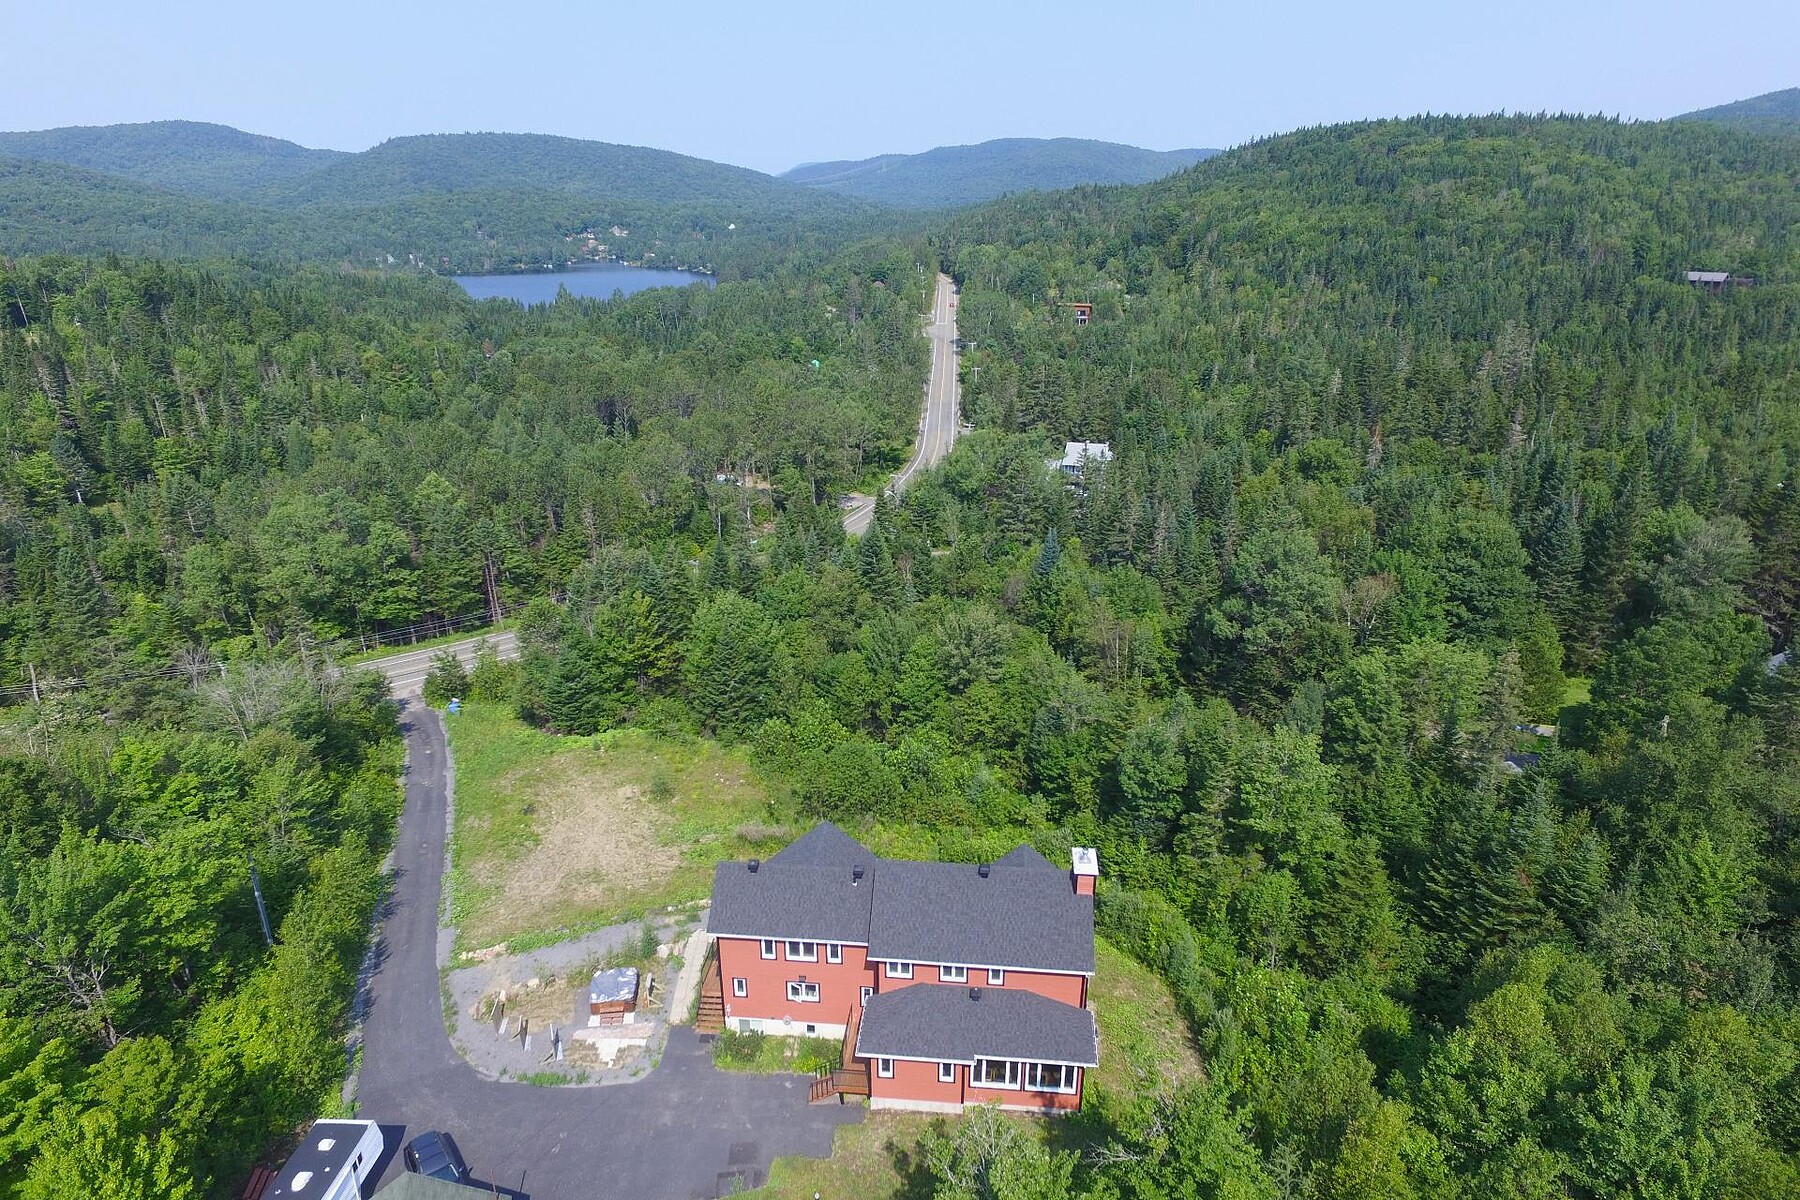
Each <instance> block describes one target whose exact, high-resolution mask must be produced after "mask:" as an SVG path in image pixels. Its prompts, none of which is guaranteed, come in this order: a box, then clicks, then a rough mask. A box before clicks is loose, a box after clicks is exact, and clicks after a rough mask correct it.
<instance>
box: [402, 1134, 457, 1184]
mask: <svg viewBox="0 0 1800 1200" xmlns="http://www.w3.org/2000/svg"><path fill="white" fill-rule="evenodd" d="M406 1169H407V1170H409V1171H412V1172H414V1173H415V1174H419V1175H429V1176H430V1177H431V1178H433V1179H447V1180H449V1181H450V1182H451V1183H467V1182H468V1180H469V1168H468V1167H467V1166H465V1165H463V1156H462V1152H461V1151H460V1150H458V1149H457V1148H456V1143H455V1142H454V1141H452V1140H451V1138H450V1135H449V1134H447V1133H440V1132H439V1131H438V1130H435V1129H433V1130H431V1131H430V1132H429V1133H421V1134H420V1135H419V1136H418V1137H416V1138H414V1139H413V1140H412V1141H410V1142H408V1143H406Z"/></svg>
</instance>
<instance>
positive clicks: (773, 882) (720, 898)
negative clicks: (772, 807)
mask: <svg viewBox="0 0 1800 1200" xmlns="http://www.w3.org/2000/svg"><path fill="white" fill-rule="evenodd" d="M779 857H780V856H779V855H778V856H777V858H779ZM874 876H875V871H874V870H873V869H872V867H871V869H870V870H869V871H868V872H867V873H866V874H865V875H864V876H863V879H862V882H861V883H860V884H857V883H855V882H854V881H853V880H852V878H851V874H850V868H849V867H808V866H799V867H794V866H785V865H782V864H780V863H778V862H777V861H776V859H770V860H769V861H768V862H766V863H763V864H762V866H761V868H760V869H758V870H755V871H752V870H751V869H750V868H749V866H748V865H746V864H744V863H741V862H723V863H720V864H719V865H718V866H717V867H716V868H714V870H713V890H712V912H711V913H710V914H708V916H707V920H706V928H707V931H708V932H710V933H711V934H712V935H713V936H714V937H782V938H804V939H807V940H809V941H821V942H864V943H866V942H867V941H868V940H869V900H870V897H871V896H872V895H873V894H874V891H875V888H874Z"/></svg>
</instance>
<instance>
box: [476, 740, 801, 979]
mask: <svg viewBox="0 0 1800 1200" xmlns="http://www.w3.org/2000/svg"><path fill="white" fill-rule="evenodd" d="M445 723H446V725H447V727H448V728H449V731H450V749H451V752H452V755H453V757H454V760H455V763H456V832H455V838H454V840H453V842H452V848H451V867H450V877H449V884H450V914H451V920H452V921H453V922H454V923H455V924H456V926H457V948H458V949H459V950H468V949H474V948H478V947H483V946H491V945H494V944H496V943H499V942H510V943H512V945H513V946H514V948H521V947H523V946H529V945H537V944H543V943H545V942H550V941H556V940H559V939H561V938H562V937H565V936H568V935H569V934H571V933H579V932H583V931H585V930H589V929H593V928H596V927H598V926H601V925H605V924H610V923H612V922H615V921H620V920H628V919H631V918H633V917H636V916H638V915H640V914H642V913H644V912H646V911H647V910H649V909H652V908H660V907H663V906H664V905H669V904H677V903H682V902H685V901H689V900H698V899H701V898H702V897H704V896H705V895H706V894H707V892H708V891H709V889H710V888H711V887H712V871H713V864H714V862H715V861H717V860H719V859H723V858H736V857H742V856H744V855H746V854H749V853H754V852H756V851H757V850H758V849H761V848H763V847H764V846H766V845H767V844H768V842H767V841H764V840H752V839H769V838H770V837H771V836H772V835H776V836H781V837H784V838H785V837H786V836H791V835H792V833H793V832H794V831H792V830H782V829H778V828H775V827H771V826H770V824H769V813H770V806H769V792H768V789H767V788H766V787H765V786H764V784H763V782H762V780H761V779H760V778H759V777H758V776H757V774H756V772H755V770H754V769H753V768H752V767H751V766H750V764H749V761H748V759H747V757H746V756H745V755H744V754H743V752H742V751H738V750H727V749H723V748H721V747H720V746H718V745H717V744H715V743H713V742H708V741H702V740H699V739H695V740H694V741H692V742H675V741H670V740H667V739H663V738H658V737H655V736H652V735H650V734H646V733H642V732H639V731H636V730H615V731H611V732H608V733H603V734H599V735H596V736H594V737H585V738H576V737H557V736H554V735H551V734H547V733H543V732H540V731H538V730H536V729H533V728H531V727H530V726H528V725H526V724H525V723H524V722H523V721H521V720H519V719H518V718H517V717H516V716H514V715H513V714H512V712H511V711H510V710H509V709H506V708H504V707H500V706H494V705H478V704H470V705H466V706H464V708H463V710H462V711H461V712H460V713H457V714H456V715H455V716H446V718H445Z"/></svg>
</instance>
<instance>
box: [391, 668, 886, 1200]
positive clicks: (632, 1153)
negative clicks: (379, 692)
mask: <svg viewBox="0 0 1800 1200" xmlns="http://www.w3.org/2000/svg"><path fill="white" fill-rule="evenodd" d="M403 722H404V725H405V730H406V747H407V762H408V766H407V775H406V807H405V810H404V812H403V814H402V816H401V821H400V830H399V834H398V836H397V838H396V840H395V844H394V868H395V878H394V885H393V892H392V895H391V897H390V899H389V902H388V905H387V907H386V909H385V910H384V912H383V914H382V920H381V926H380V930H379V934H378V939H377V946H376V953H375V964H376V968H375V971H374V973H373V975H372V977H371V979H370V981H369V986H368V993H367V996H366V1000H365V1003H366V1006H367V1007H366V1013H367V1015H366V1019H365V1021H364V1024H363V1029H362V1051H363V1055H362V1077H361V1082H360V1087H359V1094H358V1100H359V1104H360V1109H359V1115H361V1116H363V1117H364V1118H366V1119H368V1120H373V1121H377V1122H379V1123H380V1124H381V1126H382V1129H383V1132H384V1133H385V1135H386V1137H387V1144H388V1146H389V1147H390V1149H392V1148H395V1147H398V1146H399V1145H401V1144H402V1143H403V1141H404V1140H405V1139H407V1138H410V1137H413V1136H415V1135H416V1134H418V1133H420V1132H422V1131H424V1130H427V1129H446V1130H449V1131H450V1133H451V1134H452V1136H454V1137H455V1138H456V1140H457V1143H458V1145H460V1146H461V1147H462V1150H463V1154H464V1156H465V1157H466V1158H467V1159H468V1162H469V1167H470V1169H471V1170H472V1171H473V1172H474V1173H475V1176H476V1178H477V1179H479V1180H481V1181H482V1182H483V1183H484V1184H488V1183H491V1184H494V1185H496V1186H497V1187H498V1188H500V1189H501V1190H502V1191H503V1193H505V1194H510V1195H512V1196H514V1197H525V1198H529V1200H586V1198H588V1197H595V1198H597V1200H612V1198H614V1197H617V1198H619V1200H657V1198H659V1197H668V1198H671V1200H698V1198H703V1197H714V1196H720V1195H729V1194H731V1192H732V1191H734V1190H743V1189H745V1188H749V1187H755V1186H758V1185H760V1184H761V1183H763V1182H765V1181H766V1179H767V1175H768V1168H769V1163H770V1161H771V1160H772V1159H773V1158H775V1157H777V1156H779V1155H784V1154H810V1155H815V1156H821V1157H822V1156H825V1155H828V1154H830V1153H831V1135H832V1133H833V1131H834V1130H835V1129H836V1127H837V1126H839V1125H841V1124H845V1123H849V1122H854V1121H858V1120H860V1119H861V1118H862V1109H860V1108H857V1107H853V1106H846V1107H840V1106H838V1105H835V1104H834V1105H820V1106H818V1107H811V1106H809V1105H808V1104H807V1102H806V1091H807V1082H808V1081H807V1080H806V1079H805V1078H803V1077H800V1076H794V1075H728V1074H721V1073H720V1072H717V1071H715V1070H713V1068H712V1062H711V1059H710V1057H709V1054H708V1051H707V1049H706V1048H705V1047H704V1046H702V1045H701V1044H700V1042H699V1041H698V1039H697V1038H696V1036H695V1034H694V1031H693V1029H692V1028H691V1027H689V1026H681V1027H678V1028H676V1029H674V1030H672V1031H671V1033H670V1036H669V1044H668V1048H667V1049H666V1050H665V1051H664V1053H663V1058H662V1062H661V1064H660V1065H659V1066H658V1067H657V1068H656V1070H655V1071H653V1072H652V1073H651V1074H650V1076H649V1077H648V1078H646V1079H645V1080H643V1081H642V1082H639V1083H632V1084H622V1085H618V1086H614V1087H592V1088H552V1087H533V1086H531V1085H529V1084H524V1083H500V1082H495V1081H492V1080H488V1079H483V1078H482V1077H481V1076H479V1075H477V1074H476V1073H475V1072H474V1071H473V1070H472V1069H471V1068H470V1067H469V1066H468V1064H466V1063H464V1062H463V1061H462V1059H461V1058H459V1057H458V1056H457V1054H456V1052H455V1051H454V1050H452V1049H451V1047H450V1039H449V1036H448V1035H447V1034H446V1033H445V1032H444V1011H443V1000H442V998H441V993H440V991H439V984H438V978H439V977H438V966H439V960H440V954H441V952H445V951H447V949H448V946H447V941H448V934H447V933H445V934H443V935H442V936H443V937H444V939H445V943H446V944H445V945H443V946H442V947H440V931H439V928H438V919H437V918H438V896H439V877H440V875H441V873H442V869H443V864H444V829H445V807H446V785H447V774H448V768H449V749H448V746H447V745H446V743H445V739H444V726H443V721H442V719H441V718H440V717H439V716H438V714H437V713H436V712H434V711H432V710H430V709H427V708H426V707H425V706H423V705H422V704H419V703H417V702H413V703H410V704H408V705H407V706H406V709H405V712H404V714H403ZM403 1169H404V1168H403V1167H402V1165H401V1163H400V1161H399V1156H398V1155H397V1154H396V1155H394V1156H393V1157H392V1158H390V1160H389V1162H388V1163H387V1165H386V1168H385V1175H384V1178H387V1179H391V1178H393V1177H394V1176H396V1175H398V1174H400V1173H401V1171H402V1170H403Z"/></svg>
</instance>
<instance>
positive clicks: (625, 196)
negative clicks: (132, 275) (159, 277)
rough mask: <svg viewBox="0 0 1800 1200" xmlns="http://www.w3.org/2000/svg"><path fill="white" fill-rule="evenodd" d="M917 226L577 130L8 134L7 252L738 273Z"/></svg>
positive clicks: (1, 148) (168, 125) (0, 245)
mask: <svg viewBox="0 0 1800 1200" xmlns="http://www.w3.org/2000/svg"><path fill="white" fill-rule="evenodd" d="M905 223H906V218H903V217H901V216H900V215H899V214H896V213H895V212H893V211H892V210H888V209H883V208H880V207H878V206H876V205H873V204H869V203H866V202H864V201H860V200H856V199H851V198H848V197H844V196H838V195H833V194H831V193H828V192H819V191H814V190H812V189H809V188H805V187H800V186H798V185H796V184H791V183H785V182H783V181H781V180H778V179H773V178H770V177H769V176H766V175H763V174H760V173H759V172H756V171H750V170H746V169H744V168H742V167H732V166H726V165H724V164H722V163H714V162H707V161H705V160H703V159H697V158H691V157H688V156H686V155H682V154H673V153H670V152H668V151H664V150H652V149H647V148H645V147H640V146H616V145H611V144H608V143H604V142H589V141H580V140H577V139H574V138H557V137H545V136H540V135H532V134H500V133H471V134H455V135H435V136H426V137H405V138H394V139H391V140H389V141H386V142H383V143H382V144H381V145H379V146H376V147H374V148H372V149H370V150H366V151H364V152H362V153H360V154H340V153H334V152H326V151H314V150H307V149H305V148H304V147H300V146H296V145H294V144H293V143H291V142H283V141H279V140H277V139H274V138H262V137H257V136H255V135H252V134H246V133H241V132H240V131H238V130H235V129H229V128H226V127H223V126H216V125H204V124H199V123H196V122H188V121H164V122H155V123H151V124H146V125H113V126H104V127H100V128H91V129H82V128H77V129H51V130H43V131H40V132H36V133H19V134H0V253H5V254H45V253H53V252H68V253H77V254H103V253H121V254H153V255H159V256H178V257H184V258H195V257H199V258H219V257H226V256H230V257H239V258H242V257H249V258H254V259H256V260H259V261H265V262H281V263H287V264H297V263H346V264H351V265H354V266H357V267H362V268H386V267H393V266H400V267H411V268H413V269H416V270H425V271H498V270H506V269H511V268H519V267H527V268H538V267H543V266H545V265H548V264H557V263H562V262H564V261H567V260H574V259H579V258H584V257H594V256H596V255H598V256H599V257H606V258H616V259H619V260H622V261H628V262H650V263H654V264H655V265H658V266H670V267H684V268H694V269H698V270H704V271H713V272H717V273H718V274H720V275H721V277H724V278H736V277H739V276H742V275H747V274H753V273H758V272H762V271H766V270H769V269H772V268H773V267H774V266H775V264H777V263H780V262H782V261H784V260H786V259H787V258H788V257H789V256H791V255H792V254H794V253H795V252H796V251H801V250H807V249H813V248H816V247H819V246H822V245H840V244H842V243H843V242H844V241H845V240H847V239H849V238H851V237H853V236H856V235H859V234H867V233H870V232H872V231H874V230H875V229H877V228H881V229H885V230H889V231H891V230H894V229H897V228H900V227H901V226H903V225H904V224H905ZM589 234H592V235H593V240H592V241H591V242H590V239H589V238H588V236H587V235H589Z"/></svg>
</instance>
